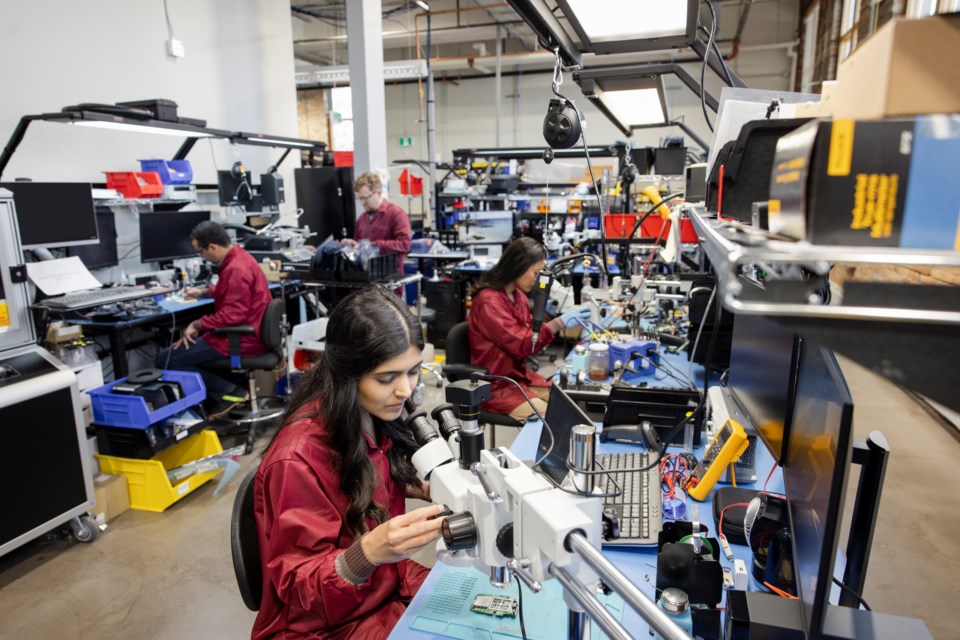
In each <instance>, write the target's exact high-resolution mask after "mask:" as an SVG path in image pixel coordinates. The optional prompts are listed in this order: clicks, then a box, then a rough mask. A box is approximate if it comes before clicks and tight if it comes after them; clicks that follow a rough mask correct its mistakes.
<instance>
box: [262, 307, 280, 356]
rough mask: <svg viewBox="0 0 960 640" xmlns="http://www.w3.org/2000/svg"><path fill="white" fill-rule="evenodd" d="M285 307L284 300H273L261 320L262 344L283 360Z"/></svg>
mask: <svg viewBox="0 0 960 640" xmlns="http://www.w3.org/2000/svg"><path fill="white" fill-rule="evenodd" d="M284 305H286V301H285V300H284V299H283V298H275V299H273V300H271V301H270V302H269V303H268V304H267V308H266V310H265V311H264V312H263V317H262V318H261V319H260V342H262V343H263V344H264V346H265V347H267V348H268V349H269V350H270V351H272V352H273V353H275V354H277V355H278V356H280V357H281V358H282V357H283V335H282V332H281V327H280V323H281V322H283V311H284Z"/></svg>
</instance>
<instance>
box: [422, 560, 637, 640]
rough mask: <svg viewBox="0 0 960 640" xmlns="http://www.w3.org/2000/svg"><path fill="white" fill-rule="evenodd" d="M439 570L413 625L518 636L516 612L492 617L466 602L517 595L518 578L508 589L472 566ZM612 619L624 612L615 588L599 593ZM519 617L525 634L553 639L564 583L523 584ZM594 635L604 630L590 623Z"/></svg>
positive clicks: (466, 636) (493, 638) (486, 637)
mask: <svg viewBox="0 0 960 640" xmlns="http://www.w3.org/2000/svg"><path fill="white" fill-rule="evenodd" d="M443 569H444V572H443V575H442V576H441V577H440V580H439V582H437V584H436V586H435V587H434V588H433V592H432V593H431V594H430V596H429V597H428V598H427V601H426V602H425V603H424V604H423V606H422V607H421V608H420V611H419V612H418V613H417V614H416V616H415V617H414V619H413V622H412V623H410V628H411V629H417V630H418V631H426V632H428V633H434V634H439V635H443V636H447V637H449V638H459V639H460V640H506V639H507V638H520V637H521V635H520V619H519V617H518V616H517V617H513V618H509V617H503V618H496V617H494V616H488V615H485V614H482V613H476V612H474V611H470V604H471V603H472V602H473V599H474V598H476V597H477V595H478V594H481V593H488V594H491V595H504V596H510V597H512V598H516V597H517V583H516V581H514V582H513V584H512V585H511V586H510V587H509V588H507V589H496V588H494V587H492V586H490V581H489V580H488V578H487V576H486V575H484V574H482V573H480V572H479V571H477V570H475V569H463V568H457V567H444V568H443ZM597 597H598V598H599V600H600V602H602V603H603V604H604V606H605V607H606V608H607V611H609V612H610V613H611V614H612V615H613V617H614V618H615V619H616V620H620V619H621V616H622V615H623V598H621V597H620V596H619V595H617V594H616V593H613V594H611V595H609V596H604V595H601V594H598V595H597ZM523 622H524V626H525V627H526V630H527V638H528V639H529V640H535V639H538V638H540V639H543V640H556V639H557V638H565V637H566V636H567V605H566V604H565V603H564V602H563V587H562V586H561V585H560V583H559V582H557V581H556V580H547V581H546V582H544V583H543V589H542V590H541V591H540V593H533V592H532V591H530V590H529V589H528V588H527V587H526V586H524V587H523ZM591 629H592V634H591V638H592V640H599V639H600V638H606V637H607V636H606V635H604V634H603V633H602V632H600V630H599V627H598V626H597V625H596V624H595V623H594V624H592V625H591Z"/></svg>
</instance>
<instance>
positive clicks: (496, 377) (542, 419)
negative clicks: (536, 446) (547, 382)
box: [470, 373, 556, 466]
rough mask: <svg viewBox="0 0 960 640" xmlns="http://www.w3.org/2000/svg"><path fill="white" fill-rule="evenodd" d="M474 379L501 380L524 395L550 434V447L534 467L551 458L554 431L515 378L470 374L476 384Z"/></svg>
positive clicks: (488, 374)
mask: <svg viewBox="0 0 960 640" xmlns="http://www.w3.org/2000/svg"><path fill="white" fill-rule="evenodd" d="M474 377H476V380H487V381H494V380H500V381H501V382H509V383H510V384H512V385H513V386H515V387H516V388H517V389H519V390H520V393H521V394H523V397H524V399H526V401H527V404H529V405H530V408H531V409H533V412H534V413H535V414H537V417H538V418H540V422H541V423H543V426H544V428H545V429H546V430H547V433H548V434H550V446H549V447H548V448H547V450H546V452H544V454H543V456H541V458H540V459H539V460H537V461H536V462H534V463H533V466H537V465H539V464H540V463H541V462H543V461H544V460H545V459H546V457H547V456H549V455H550V453H551V452H552V451H553V445H554V444H555V442H556V441H555V440H554V438H553V429H551V428H550V425H548V424H547V421H546V420H545V419H544V417H543V414H542V413H540V410H539V409H537V407H536V405H535V404H533V400H531V399H530V396H528V395H527V392H526V391H524V390H523V387H522V386H521V385H520V383H519V382H517V381H516V380H514V379H513V378H508V377H507V376H495V375H493V374H490V373H472V374H470V379H471V380H472V381H474V382H476V380H474Z"/></svg>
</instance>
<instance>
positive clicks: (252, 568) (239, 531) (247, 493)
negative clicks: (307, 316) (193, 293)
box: [230, 300, 276, 611]
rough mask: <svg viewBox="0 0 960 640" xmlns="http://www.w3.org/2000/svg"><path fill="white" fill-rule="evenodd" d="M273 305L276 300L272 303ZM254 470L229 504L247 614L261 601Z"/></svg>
mask: <svg viewBox="0 0 960 640" xmlns="http://www.w3.org/2000/svg"><path fill="white" fill-rule="evenodd" d="M274 302H276V300H275V301H274ZM257 468H258V467H254V468H253V469H250V471H249V472H247V475H245V476H244V477H243V480H242V481H241V482H240V489H239V490H238V491H237V497H236V498H235V499H234V501H233V514H232V515H231V516H230V553H231V554H232V555H233V571H234V573H236V575H237V586H238V587H240V597H242V598H243V604H245V605H247V609H250V610H251V611H259V609H260V600H261V598H262V597H263V566H262V565H261V563H260V538H259V536H258V535H257V520H256V517H255V516H254V514H253V479H254V477H255V476H256V475H257Z"/></svg>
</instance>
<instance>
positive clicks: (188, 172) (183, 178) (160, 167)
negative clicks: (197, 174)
mask: <svg viewBox="0 0 960 640" xmlns="http://www.w3.org/2000/svg"><path fill="white" fill-rule="evenodd" d="M140 168H141V170H142V171H156V172H157V173H159V174H160V182H162V183H163V184H190V182H191V181H192V180H193V169H192V168H191V167H190V161H189V160H141V161H140Z"/></svg>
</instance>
